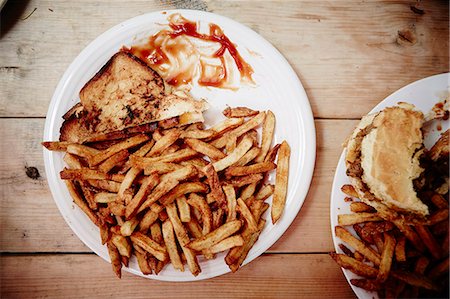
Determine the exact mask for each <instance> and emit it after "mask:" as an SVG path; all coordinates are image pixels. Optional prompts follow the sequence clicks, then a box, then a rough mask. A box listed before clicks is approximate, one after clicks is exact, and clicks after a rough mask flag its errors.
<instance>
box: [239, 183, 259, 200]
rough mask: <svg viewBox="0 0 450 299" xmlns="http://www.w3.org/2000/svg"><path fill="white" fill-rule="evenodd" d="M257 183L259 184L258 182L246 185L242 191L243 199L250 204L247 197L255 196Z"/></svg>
mask: <svg viewBox="0 0 450 299" xmlns="http://www.w3.org/2000/svg"><path fill="white" fill-rule="evenodd" d="M257 185H258V183H251V184H249V185H247V186H245V187H244V189H243V190H242V191H241V196H240V197H241V198H242V200H243V201H245V203H246V204H247V205H249V204H248V203H247V199H249V198H254V196H253V195H254V193H255V190H256V186H257Z"/></svg>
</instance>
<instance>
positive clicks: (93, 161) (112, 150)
mask: <svg viewBox="0 0 450 299" xmlns="http://www.w3.org/2000/svg"><path fill="white" fill-rule="evenodd" d="M148 140H149V137H148V136H147V135H144V134H140V135H136V136H133V137H130V138H128V139H126V140H124V141H121V142H119V143H116V144H114V145H113V146H111V147H109V148H108V149H106V150H104V151H101V152H99V153H98V154H96V155H94V156H92V158H90V159H88V162H89V165H90V166H95V165H98V164H100V163H101V162H103V161H104V160H106V159H108V158H109V157H111V156H113V155H115V154H116V153H118V152H120V151H122V150H125V149H129V148H132V147H134V146H137V145H139V144H141V143H143V142H146V141H148Z"/></svg>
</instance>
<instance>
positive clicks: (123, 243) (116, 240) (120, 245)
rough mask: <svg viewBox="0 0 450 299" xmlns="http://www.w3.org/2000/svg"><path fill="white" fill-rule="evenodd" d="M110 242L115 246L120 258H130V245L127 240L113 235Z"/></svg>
mask: <svg viewBox="0 0 450 299" xmlns="http://www.w3.org/2000/svg"><path fill="white" fill-rule="evenodd" d="M111 242H112V243H113V244H114V246H116V248H117V250H118V251H119V253H120V255H121V256H126V257H127V258H130V257H131V244H130V243H129V242H128V239H127V238H125V237H124V236H122V235H117V234H113V235H112V237H111Z"/></svg>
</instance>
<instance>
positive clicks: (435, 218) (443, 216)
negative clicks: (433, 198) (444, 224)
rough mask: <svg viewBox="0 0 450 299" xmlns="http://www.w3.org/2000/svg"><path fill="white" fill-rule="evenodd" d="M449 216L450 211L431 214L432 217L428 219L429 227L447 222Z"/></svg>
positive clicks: (445, 210)
mask: <svg viewBox="0 0 450 299" xmlns="http://www.w3.org/2000/svg"><path fill="white" fill-rule="evenodd" d="M448 214H449V211H448V209H443V210H439V211H437V212H435V213H433V214H431V215H430V217H429V218H428V225H434V224H436V223H439V222H441V221H444V220H447V219H448Z"/></svg>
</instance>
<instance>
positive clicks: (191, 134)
mask: <svg viewBox="0 0 450 299" xmlns="http://www.w3.org/2000/svg"><path fill="white" fill-rule="evenodd" d="M215 133H216V132H214V130H202V129H193V130H185V131H183V132H182V133H181V136H180V138H183V139H187V138H194V139H207V138H210V137H212V136H213V135H214V134H215Z"/></svg>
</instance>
